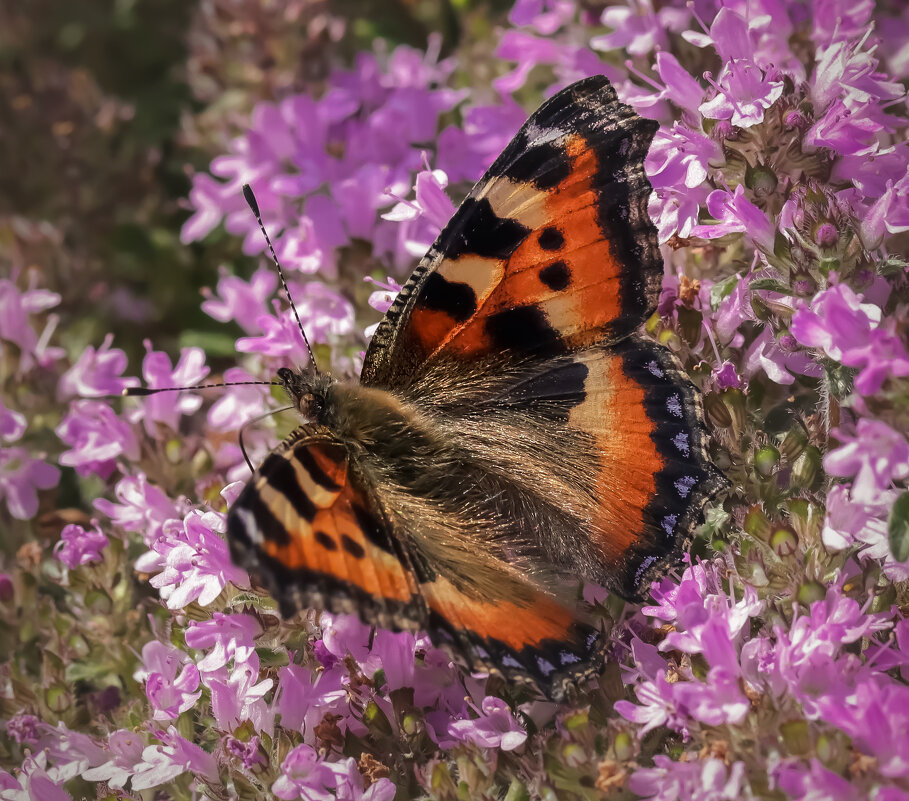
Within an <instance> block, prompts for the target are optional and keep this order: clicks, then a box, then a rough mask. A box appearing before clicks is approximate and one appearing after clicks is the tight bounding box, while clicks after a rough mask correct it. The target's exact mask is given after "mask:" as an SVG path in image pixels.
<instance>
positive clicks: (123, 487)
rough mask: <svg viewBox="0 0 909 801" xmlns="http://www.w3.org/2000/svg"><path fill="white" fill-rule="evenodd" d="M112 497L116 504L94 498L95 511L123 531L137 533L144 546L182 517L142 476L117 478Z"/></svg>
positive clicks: (173, 505)
mask: <svg viewBox="0 0 909 801" xmlns="http://www.w3.org/2000/svg"><path fill="white" fill-rule="evenodd" d="M114 496H115V497H116V498H117V500H118V501H120V503H113V502H112V501H109V500H107V499H106V498H98V500H96V501H95V508H96V509H97V510H98V511H99V512H101V513H102V514H105V515H107V516H108V517H109V518H110V519H111V521H113V523H114V524H116V525H118V526H120V527H121V528H122V529H124V530H125V531H133V532H137V533H139V534H141V535H142V539H143V541H144V542H145V544H146V545H148V546H151V544H152V543H153V542H155V541H156V540H157V539H158V538H159V537H161V536H162V534H163V529H164V524H165V523H166V522H167V521H168V520H175V519H179V518H181V517H182V516H183V515H182V514H181V512H180V511H179V510H178V509H177V506H176V504H175V502H174V501H172V500H170V498H168V497H167V496H166V495H165V494H164V493H163V492H162V491H161V490H160V489H158V488H157V487H156V486H154V485H153V484H149V483H148V480H147V479H146V477H145V475H144V474H142V473H139V474H138V475H136V476H124V477H123V478H121V479H120V480H119V481H118V482H117V484H116V486H115V487H114Z"/></svg>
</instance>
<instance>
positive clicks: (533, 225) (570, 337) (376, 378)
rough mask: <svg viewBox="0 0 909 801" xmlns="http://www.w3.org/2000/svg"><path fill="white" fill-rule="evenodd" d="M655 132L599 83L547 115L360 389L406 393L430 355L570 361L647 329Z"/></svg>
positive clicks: (381, 331)
mask: <svg viewBox="0 0 909 801" xmlns="http://www.w3.org/2000/svg"><path fill="white" fill-rule="evenodd" d="M656 127H657V126H656V123H654V122H652V121H649V120H644V119H641V118H640V117H638V116H637V115H636V114H635V113H634V112H633V111H632V110H631V109H630V108H629V107H628V106H626V105H624V104H622V103H620V102H619V101H618V99H617V98H616V95H615V92H614V90H613V89H612V87H611V86H610V85H609V82H608V81H607V80H606V79H605V78H602V77H593V78H589V79H586V80H584V81H581V82H579V83H577V84H575V85H573V86H572V87H569V89H566V90H565V91H563V92H560V93H559V94H558V95H556V96H555V97H553V98H552V99H551V100H549V101H548V102H547V103H545V104H543V106H541V107H540V109H539V110H538V111H537V112H536V113H534V114H533V115H532V116H531V117H530V119H529V120H528V121H527V123H526V124H525V125H524V127H523V128H522V129H521V131H520V132H519V133H518V134H517V136H516V137H515V138H514V140H513V141H512V142H511V144H510V145H509V146H508V148H507V149H506V150H505V151H504V152H503V153H502V155H501V156H500V157H499V158H498V159H497V160H496V162H495V163H494V164H493V165H492V167H491V168H490V169H489V171H488V172H487V174H486V175H485V176H484V177H483V179H482V180H481V181H480V182H479V183H478V184H477V185H476V186H475V187H474V188H473V190H472V191H471V192H470V195H469V196H468V197H467V199H466V200H465V201H464V203H463V204H462V205H461V206H460V208H459V209H458V211H457V212H456V214H455V216H454V217H453V218H452V220H451V222H450V223H449V224H448V225H447V226H446V228H445V230H444V231H442V233H441V234H440V235H439V238H438V239H437V241H436V242H435V244H434V245H433V246H432V248H431V249H430V251H429V253H427V255H426V256H425V257H424V259H423V261H422V262H421V263H420V265H419V266H418V267H417V269H416V271H415V272H414V274H413V276H412V277H411V279H410V281H409V282H408V283H407V284H406V285H405V286H404V288H403V289H402V290H401V292H400V294H399V296H398V298H397V299H396V301H395V303H394V304H393V305H392V307H391V308H390V309H389V311H388V312H387V314H386V316H385V319H384V320H383V321H382V323H381V324H380V326H379V328H378V329H377V331H376V334H375V336H374V337H373V339H372V342H371V343H370V347H369V350H368V351H367V355H366V359H365V362H364V366H363V373H362V376H361V380H362V381H363V383H365V384H373V385H377V386H386V387H396V386H403V385H407V384H408V383H410V382H411V381H412V380H413V379H414V377H415V376H418V375H420V374H421V373H422V372H423V371H424V370H425V369H426V368H425V365H426V363H427V362H428V361H429V360H431V359H433V358H435V357H445V358H449V359H455V360H458V359H459V360H471V359H474V358H476V357H482V356H486V355H489V354H499V353H501V352H503V351H505V352H512V353H515V354H521V355H522V356H527V355H539V356H548V355H552V354H554V353H559V352H565V351H572V350H576V349H579V348H584V347H587V346H589V345H591V344H593V343H596V342H601V341H604V340H618V339H620V338H621V337H623V336H625V335H627V334H628V333H630V332H631V331H632V330H634V328H636V327H637V326H638V325H640V323H641V322H642V321H643V320H644V319H645V317H646V316H647V315H648V314H649V313H650V312H651V311H652V309H653V308H654V307H655V306H656V301H657V298H658V295H659V287H660V280H661V276H662V261H661V258H660V254H659V249H658V246H657V239H656V230H655V229H654V227H653V224H652V223H651V221H650V218H649V217H648V216H647V199H648V197H649V194H650V184H649V183H648V181H647V178H646V176H645V174H644V157H645V155H646V153H647V149H648V147H649V145H650V142H651V140H652V138H653V134H654V132H655V130H656Z"/></svg>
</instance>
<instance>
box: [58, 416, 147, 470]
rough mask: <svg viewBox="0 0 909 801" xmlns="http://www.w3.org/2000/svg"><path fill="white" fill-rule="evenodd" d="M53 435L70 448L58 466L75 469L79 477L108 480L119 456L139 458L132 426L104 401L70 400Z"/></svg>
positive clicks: (62, 456)
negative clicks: (94, 477) (94, 476)
mask: <svg viewBox="0 0 909 801" xmlns="http://www.w3.org/2000/svg"><path fill="white" fill-rule="evenodd" d="M56 432H57V436H58V437H60V439H61V440H62V441H63V443H64V444H66V445H68V446H69V448H70V449H69V450H68V451H64V452H63V453H62V454H61V455H60V464H62V465H66V466H67V467H74V468H75V469H76V472H77V473H78V474H79V475H80V476H89V475H92V474H95V475H98V476H100V477H101V478H103V479H107V478H109V477H110V475H111V474H112V473H113V472H114V470H115V469H116V467H117V458H118V457H120V456H126V457H127V458H130V459H138V458H139V445H138V443H137V442H136V437H135V434H133V429H132V426H130V425H129V423H127V422H125V421H124V420H121V419H120V418H119V417H118V416H117V414H116V412H114V410H113V409H111V408H110V406H108V405H107V404H106V403H104V402H103V401H89V400H80V401H72V402H71V403H70V406H69V412H68V413H67V415H66V417H64V418H63V421H62V422H61V423H60V425H59V426H57V429H56Z"/></svg>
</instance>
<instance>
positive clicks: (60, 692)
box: [44, 684, 73, 714]
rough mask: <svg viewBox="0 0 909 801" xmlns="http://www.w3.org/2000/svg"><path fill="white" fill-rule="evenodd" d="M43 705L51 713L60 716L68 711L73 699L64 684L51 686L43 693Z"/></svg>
mask: <svg viewBox="0 0 909 801" xmlns="http://www.w3.org/2000/svg"><path fill="white" fill-rule="evenodd" d="M44 703H45V704H47V708H48V709H50V710H51V712H56V713H57V714H60V713H61V712H64V711H65V710H67V709H69V708H70V706H71V705H72V703H73V697H72V696H71V695H70V693H69V689H68V688H67V686H66V685H65V684H51V686H50V687H48V688H47V689H46V690H45V691H44Z"/></svg>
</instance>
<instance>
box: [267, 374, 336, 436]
mask: <svg viewBox="0 0 909 801" xmlns="http://www.w3.org/2000/svg"><path fill="white" fill-rule="evenodd" d="M278 380H279V381H280V382H281V385H282V386H283V387H284V391H285V392H286V393H287V395H288V397H289V398H290V401H291V403H293V405H294V408H295V409H296V410H297V411H298V412H299V413H300V416H301V417H303V418H304V419H305V420H310V421H313V422H317V421H320V420H321V417H322V412H323V411H324V410H325V408H326V406H327V405H328V391H329V389H330V388H331V385H332V384H333V383H334V381H335V380H334V379H333V378H332V377H331V376H330V375H329V374H328V373H323V372H321V371H318V370H314V369H304V370H291V369H290V368H289V367H282V368H281V369H279V370H278Z"/></svg>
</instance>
